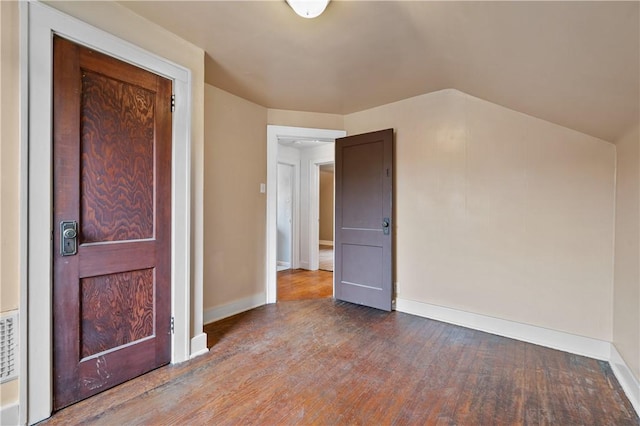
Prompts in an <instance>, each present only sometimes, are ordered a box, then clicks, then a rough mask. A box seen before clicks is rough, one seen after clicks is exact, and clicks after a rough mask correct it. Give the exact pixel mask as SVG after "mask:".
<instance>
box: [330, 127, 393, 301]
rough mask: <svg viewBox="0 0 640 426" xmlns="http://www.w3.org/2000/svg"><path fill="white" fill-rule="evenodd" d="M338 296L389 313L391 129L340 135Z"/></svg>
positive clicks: (336, 224) (391, 247)
mask: <svg viewBox="0 0 640 426" xmlns="http://www.w3.org/2000/svg"><path fill="white" fill-rule="evenodd" d="M335 149H336V155H335V164H336V166H335V167H336V170H335V191H336V195H335V228H336V229H335V242H334V245H335V247H334V249H335V272H334V275H335V297H336V299H339V300H344V301H347V302H351V303H357V304H360V305H365V306H371V307H373V308H378V309H383V310H385V311H390V310H391V308H392V300H393V282H392V281H393V251H392V250H393V232H392V226H393V225H392V224H393V218H392V214H391V213H392V203H393V129H387V130H381V131H378V132H373V133H366V134H362V135H355V136H348V137H345V138H339V139H336V144H335Z"/></svg>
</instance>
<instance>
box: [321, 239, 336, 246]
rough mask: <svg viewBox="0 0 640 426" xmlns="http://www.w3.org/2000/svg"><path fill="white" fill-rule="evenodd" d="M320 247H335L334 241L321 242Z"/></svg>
mask: <svg viewBox="0 0 640 426" xmlns="http://www.w3.org/2000/svg"><path fill="white" fill-rule="evenodd" d="M320 245H321V246H331V247H333V241H327V240H320Z"/></svg>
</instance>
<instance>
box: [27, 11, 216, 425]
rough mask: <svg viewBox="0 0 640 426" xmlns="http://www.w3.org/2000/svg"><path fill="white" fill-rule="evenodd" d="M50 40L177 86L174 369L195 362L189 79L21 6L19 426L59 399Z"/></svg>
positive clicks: (114, 41) (111, 40) (133, 49)
mask: <svg viewBox="0 0 640 426" xmlns="http://www.w3.org/2000/svg"><path fill="white" fill-rule="evenodd" d="M52 33H56V34H59V35H61V36H63V37H65V38H68V39H70V40H72V41H74V42H76V43H78V44H82V45H85V46H88V47H91V48H92V49H95V50H97V51H101V52H103V53H105V54H108V55H110V56H114V57H116V58H118V59H121V60H123V61H125V62H129V63H132V64H133V65H136V66H139V67H141V68H144V69H147V70H149V71H151V72H154V73H157V74H160V75H162V76H164V77H166V78H168V79H170V80H172V81H173V93H174V94H175V95H176V109H175V112H174V113H173V116H172V120H173V125H172V141H173V142H172V182H171V191H172V203H171V215H172V217H171V227H172V233H171V234H172V241H171V246H172V248H171V263H172V268H171V306H172V316H173V317H174V319H175V328H174V330H175V332H174V334H173V335H172V342H171V343H172V348H171V362H172V363H177V362H181V361H185V360H187V359H189V357H190V355H191V354H190V350H193V349H191V348H190V346H191V338H190V337H191V325H192V324H191V314H192V312H191V310H192V306H191V288H190V287H191V282H192V280H191V272H190V262H191V253H190V247H191V245H190V244H191V237H190V226H191V224H190V222H191V220H190V218H191V204H190V203H191V200H190V193H191V180H190V179H191V176H190V175H191V139H190V123H191V72H190V70H188V69H186V68H184V67H182V66H179V65H176V64H174V63H171V62H168V61H167V60H165V59H163V58H160V57H158V56H156V55H154V54H152V53H149V52H147V51H144V50H142V49H140V48H139V47H137V46H134V45H133V44H131V43H129V42H127V41H124V40H122V39H120V38H117V37H115V36H113V35H111V34H109V33H107V32H104V31H102V30H99V29H97V28H95V27H93V26H90V25H88V24H86V23H84V22H82V21H80V20H77V19H75V18H72V17H70V16H68V15H66V14H64V13H62V12H59V11H57V10H56V9H53V8H51V7H48V6H45V5H43V4H40V3H37V2H23V3H21V6H20V49H21V50H20V68H21V71H20V73H21V74H20V102H21V104H20V115H21V119H20V133H21V141H20V142H21V151H20V155H21V165H20V167H21V174H20V194H21V204H20V227H21V229H22V232H21V235H22V236H23V237H22V239H21V241H20V259H21V264H20V272H21V273H20V276H21V283H20V288H21V293H20V313H21V317H22V318H23V322H22V326H21V336H20V341H21V345H20V346H21V348H20V356H21V363H20V384H21V386H20V422H21V423H29V424H31V423H35V422H38V421H40V420H42V419H45V418H47V417H49V416H50V415H51V410H52V397H53V393H52V381H53V376H52V350H53V347H52V332H51V330H52V327H51V322H52V304H51V301H52V266H51V261H52V250H53V249H54V248H53V247H54V246H55V244H52V241H51V231H52V226H53V224H52V131H51V130H52V114H51V108H52V102H51V100H52V59H51V58H52V53H53V44H52V40H51V39H52ZM197 285H198V284H197V283H195V285H194V287H195V286H197ZM200 286H201V283H200ZM198 290H200V291H201V289H197V288H194V293H197V292H198ZM194 322H197V321H194ZM197 337H199V336H197ZM205 341H206V339H205ZM204 349H205V350H206V346H205V348H204Z"/></svg>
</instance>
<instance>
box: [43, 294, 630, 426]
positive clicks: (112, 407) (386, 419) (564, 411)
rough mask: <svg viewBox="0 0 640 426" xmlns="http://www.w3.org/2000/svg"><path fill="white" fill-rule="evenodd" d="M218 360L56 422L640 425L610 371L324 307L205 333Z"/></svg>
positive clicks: (589, 362)
mask: <svg viewBox="0 0 640 426" xmlns="http://www.w3.org/2000/svg"><path fill="white" fill-rule="evenodd" d="M205 331H206V332H207V334H208V337H209V344H210V345H212V348H211V350H210V352H209V353H208V354H206V355H203V356H201V357H199V358H196V359H194V360H192V361H189V362H186V363H183V364H180V365H175V366H169V367H163V368H161V369H158V370H156V371H153V372H151V373H149V374H147V375H145V376H143V377H140V378H138V379H135V380H133V381H131V382H128V383H125V384H124V385H121V386H119V387H117V388H114V389H111V390H108V391H106V392H104V393H102V394H100V395H98V396H95V397H92V398H90V399H88V400H85V401H82V402H80V403H78V404H76V405H74V406H72V407H69V408H67V409H65V410H63V411H61V412H59V413H57V414H55V415H54V416H53V417H52V418H51V419H49V420H48V421H46V422H45V423H44V424H65V425H66V424H78V423H84V424H97V425H100V424H104V425H116V424H117V425H120V424H127V425H141V424H149V425H165V424H167V425H168V424H179V425H205V424H215V425H237V424H243V425H245V424H255V425H261V424H268V425H290V424H304V425H308V424H320V425H341V424H366V425H387V424H434V425H435V424H449V425H453V424H457V425H512V424H536V425H537V424H552V425H577V424H587V425H638V422H639V419H638V417H637V416H636V415H635V413H634V412H633V408H632V406H631V404H630V403H629V401H628V400H627V399H626V397H625V396H624V394H623V392H622V390H621V388H620V385H619V384H618V382H617V381H616V379H615V377H614V376H613V373H612V371H611V369H610V367H609V365H608V364H607V363H606V362H601V361H596V360H593V359H589V358H585V357H581V356H577V355H572V354H568V353H564V352H560V351H556V350H552V349H547V348H543V347H540V346H536V345H532V344H528V343H523V342H519V341H516V340H511V339H507V338H503V337H498V336H494V335H491V334H487V333H482V332H479V331H474V330H470V329H466V328H463V327H457V326H453V325H449V324H445V323H441V322H437V321H431V320H427V319H424V318H420V317H416V316H412V315H408V314H403V313H399V312H391V313H387V312H382V311H378V310H375V309H370V308H365V307H361V306H356V305H351V304H348V303H344V302H336V301H334V300H333V299H328V298H326V299H316V300H304V301H294V302H282V303H277V304H272V305H266V306H262V307H260V308H257V309H253V310H251V311H248V312H245V313H243V314H240V315H236V316H234V317H231V318H228V319H225V320H222V321H219V322H217V323H213V324H210V325H208V326H206V328H205Z"/></svg>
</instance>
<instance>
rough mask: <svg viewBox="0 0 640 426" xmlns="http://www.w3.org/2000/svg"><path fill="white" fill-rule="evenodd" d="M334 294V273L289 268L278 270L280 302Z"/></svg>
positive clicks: (325, 296) (319, 297) (318, 297)
mask: <svg viewBox="0 0 640 426" xmlns="http://www.w3.org/2000/svg"><path fill="white" fill-rule="evenodd" d="M331 296H333V273H332V272H329V271H319V270H318V271H307V270H306V269H287V270H286V271H280V272H278V302H284V301H289V300H305V299H322V298H327V297H331Z"/></svg>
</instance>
